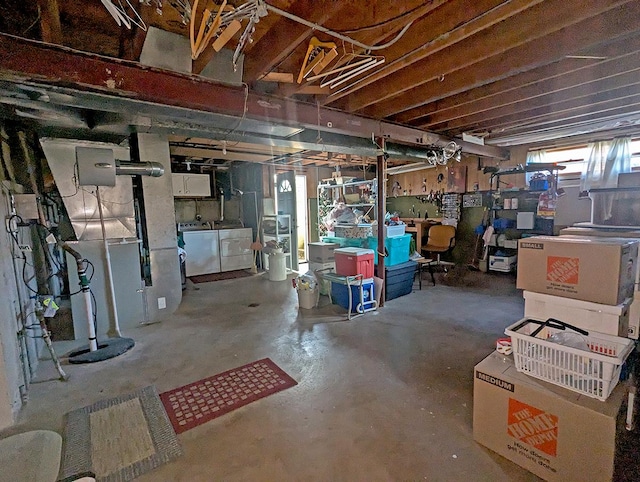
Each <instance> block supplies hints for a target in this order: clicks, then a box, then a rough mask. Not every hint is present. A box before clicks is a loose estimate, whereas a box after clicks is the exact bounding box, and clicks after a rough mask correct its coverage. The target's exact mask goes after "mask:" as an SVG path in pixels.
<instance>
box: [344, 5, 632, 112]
mask: <svg viewBox="0 0 640 482" xmlns="http://www.w3.org/2000/svg"><path fill="white" fill-rule="evenodd" d="M632 3H635V2H633V0H584V1H583V2H581V3H580V5H575V4H573V3H570V2H566V0H547V1H545V2H543V3H541V4H537V5H535V6H533V7H531V8H529V9H527V10H525V11H523V12H521V13H520V14H519V15H516V16H515V17H512V18H510V19H509V20H506V21H503V22H500V23H499V24H497V25H494V26H493V27H492V28H488V29H486V30H483V31H481V32H478V33H477V34H475V35H472V36H470V37H467V38H465V39H464V40H463V41H460V42H458V43H456V44H455V45H453V46H452V47H450V48H447V49H443V50H440V51H438V52H436V53H434V54H432V55H429V56H428V57H427V58H424V59H422V60H420V61H418V62H414V63H413V64H411V65H410V66H408V67H407V68H404V69H402V70H401V71H399V72H396V73H395V74H394V75H393V77H388V78H385V79H382V80H381V81H378V82H375V83H373V84H371V85H370V86H369V87H368V88H366V89H362V90H361V91H359V92H356V93H354V94H353V95H351V96H350V97H349V99H348V102H347V105H346V107H347V110H348V111H350V112H361V111H364V110H365V108H366V107H368V106H371V108H370V109H368V110H367V111H366V112H368V113H372V112H373V113H375V114H374V117H383V118H384V117H387V116H389V115H393V114H395V113H398V112H402V111H404V110H407V109H408V108H412V107H416V105H415V104H416V95H415V92H413V89H415V88H418V87H420V88H422V86H424V85H426V84H427V83H430V82H433V81H435V82H437V83H438V84H440V90H443V89H447V86H448V84H449V83H450V82H449V80H448V76H449V75H450V74H452V73H453V72H457V73H465V72H466V76H467V79H466V83H465V84H466V85H469V81H470V79H469V76H470V75H474V74H475V70H476V67H477V68H480V67H478V65H477V64H484V63H487V61H488V59H496V62H498V61H499V62H500V67H502V68H503V69H505V68H508V67H510V66H511V65H512V62H517V63H518V64H519V65H522V64H524V65H529V66H530V67H529V68H533V67H537V66H539V65H541V64H537V63H536V62H535V61H533V59H531V58H530V57H525V58H521V57H516V56H515V55H512V53H514V52H515V51H516V50H517V48H518V47H523V46H527V45H535V46H536V49H537V51H538V52H547V51H548V50H549V49H553V50H556V51H557V50H562V51H563V53H565V52H566V51H567V50H568V51H569V52H570V51H572V50H576V49H577V48H578V46H583V44H581V43H580V42H579V41H576V40H575V39H574V38H572V37H571V36H569V35H566V31H567V29H569V28H571V27H575V25H576V24H579V23H580V22H581V21H583V20H587V21H588V19H592V17H594V16H597V15H599V14H601V13H603V12H607V11H615V12H616V13H617V14H618V15H620V12H619V11H618V10H616V9H615V7H619V6H620V5H625V4H627V5H629V4H632ZM622 10H624V8H623V9H622ZM622 15H625V14H622ZM616 20H617V19H616ZM599 26H600V30H602V28H603V25H602V24H600V25H599ZM608 31H609V33H613V32H612V31H611V28H609V30H608ZM585 35H586V33H583V34H582V37H584V36H585ZM551 39H553V40H551ZM541 42H544V44H545V48H541ZM552 42H556V43H558V42H559V45H553V43H552ZM568 46H572V47H573V48H571V49H568V48H567V47H568ZM538 56H540V54H539V55H538ZM547 57H548V55H547ZM555 58H557V57H555ZM549 61H550V60H549ZM549 61H547V62H546V63H549ZM474 64H475V65H474ZM472 65H474V69H473V70H471V69H470V67H471V66H472ZM493 67H494V69H495V68H496V67H497V66H493ZM515 70H516V69H511V72H512V73H513V72H514V71H515ZM472 72H473V74H472ZM399 86H401V87H400V88H399ZM418 98H419V99H423V98H424V95H423V94H422V91H421V92H420V95H419V96H418ZM408 99H412V100H411V101H409V102H407V100H408ZM381 101H382V102H381ZM381 104H382V106H381ZM412 104H413V105H412Z"/></svg>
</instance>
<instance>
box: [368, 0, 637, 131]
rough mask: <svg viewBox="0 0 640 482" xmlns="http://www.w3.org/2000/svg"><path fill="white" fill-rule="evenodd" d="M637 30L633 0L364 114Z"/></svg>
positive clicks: (384, 112) (389, 110)
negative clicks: (542, 44)
mask: <svg viewBox="0 0 640 482" xmlns="http://www.w3.org/2000/svg"><path fill="white" fill-rule="evenodd" d="M627 12H629V14H627ZM636 15H637V16H636ZM612 25H615V27H612ZM637 29H640V2H633V1H632V2H629V3H628V4H626V5H622V6H619V7H617V8H614V9H612V10H609V11H607V12H605V13H604V14H602V15H599V16H597V17H593V18H589V19H586V20H583V21H582V22H579V23H577V24H574V25H571V26H570V27H566V28H564V29H562V30H560V31H557V32H554V33H553V34H551V35H548V36H546V37H545V38H544V39H542V42H543V43H544V45H545V47H544V48H541V46H540V44H541V41H534V42H529V43H525V44H524V45H519V46H518V47H515V48H513V49H511V50H509V51H508V52H506V53H504V54H498V55H494V56H493V57H491V58H487V59H484V60H483V61H481V62H477V63H476V64H474V65H473V66H468V68H461V69H459V70H458V71H456V72H453V73H451V74H449V75H447V76H445V79H444V80H443V81H442V82H440V81H439V80H438V79H434V80H431V81H429V82H428V83H425V84H424V85H421V86H420V88H419V90H415V91H414V90H409V91H407V92H405V93H403V94H402V95H400V96H398V97H396V98H394V99H391V100H387V101H384V102H380V103H378V104H377V105H376V106H375V107H373V108H371V109H365V111H364V114H365V115H369V116H373V117H375V118H385V117H388V116H392V115H394V114H398V113H400V112H404V111H406V110H409V109H412V108H415V107H419V106H421V105H426V104H428V103H430V102H434V101H436V100H439V99H443V98H445V97H447V96H450V95H456V94H459V93H461V92H464V91H467V90H471V89H474V88H476V87H480V86H483V85H486V84H490V83H492V82H496V81H499V80H503V79H506V78H508V77H511V76H513V75H517V74H520V73H522V72H525V71H528V70H533V69H535V68H538V67H541V66H544V65H548V64H551V63H553V62H557V61H558V60H561V59H563V58H564V57H565V56H566V55H568V54H570V53H572V52H576V51H580V50H583V49H585V48H587V47H588V46H593V45H598V44H600V43H602V42H605V41H608V40H612V39H615V38H619V39H621V38H624V37H626V36H629V35H632V34H634V32H636V31H637ZM418 92H419V93H418Z"/></svg>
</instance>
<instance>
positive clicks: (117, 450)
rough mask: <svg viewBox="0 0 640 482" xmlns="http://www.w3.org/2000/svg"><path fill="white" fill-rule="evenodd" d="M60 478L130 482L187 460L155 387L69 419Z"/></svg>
mask: <svg viewBox="0 0 640 482" xmlns="http://www.w3.org/2000/svg"><path fill="white" fill-rule="evenodd" d="M63 454H64V455H63V459H62V471H61V477H62V478H65V477H68V476H70V475H73V474H77V473H82V472H87V471H91V472H93V473H95V474H96V479H97V480H98V481H104V482H115V481H118V482H126V481H129V480H133V479H134V478H136V477H138V476H140V475H142V474H143V473H145V472H148V471H150V470H152V469H154V468H156V467H158V466H159V465H162V464H164V463H166V462H169V461H170V460H173V459H175V458H177V457H179V456H180V455H182V449H181V448H180V444H179V443H178V440H177V438H176V434H175V432H174V430H173V428H172V427H171V423H170V422H169V418H168V417H167V414H166V412H165V410H164V407H163V406H162V402H161V401H160V398H159V397H158V393H157V392H156V389H155V387H151V386H150V387H146V388H143V389H141V390H138V391H137V392H134V393H130V394H127V395H123V396H120V397H116V398H111V399H108V400H102V401H100V402H97V403H95V404H93V405H91V406H88V407H84V408H80V409H78V410H74V411H73V412H69V413H68V414H67V421H66V426H65V431H64V448H63Z"/></svg>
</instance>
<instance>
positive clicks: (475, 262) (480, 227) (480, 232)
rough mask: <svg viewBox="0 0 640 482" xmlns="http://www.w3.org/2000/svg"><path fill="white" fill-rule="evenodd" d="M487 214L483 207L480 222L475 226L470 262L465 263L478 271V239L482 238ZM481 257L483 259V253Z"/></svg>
mask: <svg viewBox="0 0 640 482" xmlns="http://www.w3.org/2000/svg"><path fill="white" fill-rule="evenodd" d="M487 214H488V211H487V208H484V211H483V213H482V221H481V222H480V224H479V225H478V226H476V229H475V233H476V243H475V246H474V247H473V257H472V258H471V263H469V264H468V265H467V267H468V268H469V269H470V270H472V271H479V270H480V260H479V259H478V245H479V244H480V239H482V236H483V234H484V230H485V226H486V223H487V221H488V219H487V218H488V216H487ZM482 259H484V254H483V256H482Z"/></svg>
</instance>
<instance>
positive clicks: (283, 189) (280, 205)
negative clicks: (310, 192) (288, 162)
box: [276, 171, 298, 270]
mask: <svg viewBox="0 0 640 482" xmlns="http://www.w3.org/2000/svg"><path fill="white" fill-rule="evenodd" d="M276 210H277V213H278V214H288V215H290V216H291V227H292V228H294V227H295V226H297V225H298V222H297V216H296V211H297V207H296V175H295V172H293V171H287V172H283V173H280V174H277V175H276ZM296 231H297V230H296V229H291V246H289V249H290V250H291V269H293V270H297V269H298V236H297V233H296Z"/></svg>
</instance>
